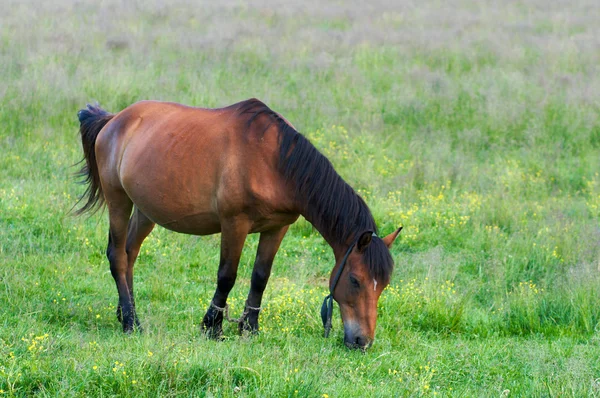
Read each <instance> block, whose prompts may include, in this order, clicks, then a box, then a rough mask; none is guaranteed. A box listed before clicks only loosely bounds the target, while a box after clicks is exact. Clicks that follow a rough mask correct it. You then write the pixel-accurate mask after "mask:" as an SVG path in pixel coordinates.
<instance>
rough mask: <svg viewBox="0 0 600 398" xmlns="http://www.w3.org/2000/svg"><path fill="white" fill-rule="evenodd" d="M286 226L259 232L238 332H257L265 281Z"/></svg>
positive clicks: (269, 273)
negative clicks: (246, 297)
mask: <svg viewBox="0 0 600 398" xmlns="http://www.w3.org/2000/svg"><path fill="white" fill-rule="evenodd" d="M288 228H289V226H288V225H286V226H285V227H283V228H279V229H275V230H271V231H265V232H263V233H261V234H260V241H259V242H258V250H257V252H256V260H255V261H254V270H253V271H252V281H251V283H250V292H249V293H248V300H246V308H245V309H244V316H243V317H242V319H241V322H240V323H239V326H238V327H239V332H240V333H243V332H244V331H249V332H250V333H257V332H258V316H259V314H260V305H261V302H262V296H263V292H264V291H265V288H266V287H267V282H268V281H269V276H270V275H271V267H272V265H273V260H274V259H275V254H276V253H277V250H279V245H280V244H281V241H282V240H283V237H284V236H285V233H286V232H287V230H288Z"/></svg>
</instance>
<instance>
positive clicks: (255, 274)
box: [250, 269, 269, 293]
mask: <svg viewBox="0 0 600 398" xmlns="http://www.w3.org/2000/svg"><path fill="white" fill-rule="evenodd" d="M268 281H269V274H268V273H267V272H266V271H265V270H263V269H254V270H253V271H252V280H251V283H250V284H251V287H252V290H254V291H257V292H261V293H262V292H264V290H265V288H266V287H267V282H268Z"/></svg>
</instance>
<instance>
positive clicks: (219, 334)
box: [202, 325, 223, 341]
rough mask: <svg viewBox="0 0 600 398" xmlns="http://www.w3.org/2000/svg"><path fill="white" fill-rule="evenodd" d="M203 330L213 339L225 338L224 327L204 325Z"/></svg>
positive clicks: (220, 339)
mask: <svg viewBox="0 0 600 398" xmlns="http://www.w3.org/2000/svg"><path fill="white" fill-rule="evenodd" d="M202 332H203V333H204V334H205V335H206V337H208V338H209V339H211V340H216V341H222V340H223V328H222V327H214V326H213V327H208V326H207V325H202Z"/></svg>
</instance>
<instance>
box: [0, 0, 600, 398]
mask: <svg viewBox="0 0 600 398" xmlns="http://www.w3.org/2000/svg"><path fill="white" fill-rule="evenodd" d="M298 4H300V3H295V2H287V1H281V2H277V3H267V2H260V1H259V2H253V3H252V4H251V5H246V4H245V3H243V2H230V3H227V4H225V5H217V4H213V3H206V4H195V3H191V2H190V3H188V2H186V1H179V2H175V3H169V4H168V5H167V3H164V4H163V3H161V2H155V3H151V4H148V5H145V6H143V7H142V6H135V5H133V3H131V4H130V3H124V2H123V3H122V2H120V1H117V0H115V1H112V2H109V3H103V5H102V6H96V5H91V4H84V3H79V2H70V1H67V0H61V1H60V2H54V3H52V4H50V3H48V4H38V3H36V2H28V1H26V2H21V3H18V4H17V3H10V2H9V4H4V7H3V13H2V15H1V16H0V43H1V44H0V148H1V151H0V264H1V266H0V288H1V293H0V396H29V395H40V396H90V395H92V396H117V395H118V396H136V397H138V396H179V395H181V396H223V397H231V396H291V397H294V396H308V397H327V396H328V397H338V396H339V397H346V396H357V397H359V396H360V397H363V396H373V397H379V396H468V397H471V396H486V397H487V396H523V397H530V396H574V397H581V396H600V360H599V358H600V295H599V291H600V277H599V276H598V269H599V268H598V264H599V263H600V245H599V244H598V243H599V241H600V224H599V216H600V176H599V174H598V173H599V170H600V167H599V166H600V148H599V147H600V102H599V101H598V92H600V73H599V72H600V70H599V66H598V65H600V52H599V51H598V48H600V41H599V37H600V31H599V27H598V24H597V16H598V15H599V12H600V9H599V8H598V4H596V2H593V1H580V2H577V3H576V4H569V5H568V7H565V6H564V4H561V2H545V1H542V0H529V1H524V2H517V3H514V2H506V3H498V4H496V3H493V4H492V3H489V4H482V3H480V2H474V1H470V0H456V1H453V2H450V3H443V4H442V3H440V2H421V3H419V4H418V5H413V6H411V5H409V4H408V3H398V4H392V3H391V2H390V3H389V4H388V2H383V1H382V2H380V3H378V2H370V3H369V5H365V4H363V3H361V2H358V1H349V2H343V3H340V2H331V3H322V2H308V3H302V4H303V6H300V5H298ZM249 97H258V98H260V99H262V100H264V101H265V102H266V103H267V104H269V105H270V106H271V107H272V108H273V109H275V110H277V111H279V112H280V113H281V114H283V115H284V116H285V117H286V118H287V119H288V120H290V121H291V122H292V123H293V124H294V125H295V126H296V128H297V129H298V130H299V131H301V132H303V133H304V134H305V135H306V136H308V137H309V138H310V139H311V141H312V142H313V143H314V144H315V145H316V146H317V147H318V148H319V149H320V150H321V151H322V152H323V153H324V154H326V155H327V156H328V157H329V159H330V160H331V161H332V162H333V164H334V165H335V166H336V168H337V170H338V171H339V172H340V174H341V175H342V176H343V177H344V178H345V179H346V180H347V181H348V182H349V183H350V184H351V185H352V186H354V187H355V188H356V189H357V190H359V192H360V193H361V195H362V196H363V197H364V198H365V200H366V201H367V203H368V204H369V206H370V207H371V209H372V211H373V213H374V215H375V218H376V220H377V221H378V224H379V228H380V231H381V232H382V234H387V233H389V232H391V231H392V230H393V228H395V227H397V226H399V225H403V226H404V230H403V232H402V235H401V238H400V240H399V242H397V243H396V246H395V247H394V248H393V251H392V254H393V256H394V259H395V262H396V269H395V272H394V276H393V280H392V283H391V285H390V287H389V288H388V289H387V290H386V291H385V292H384V293H383V295H382V297H381V300H380V302H379V318H378V327H377V338H376V341H375V344H374V346H373V347H372V348H371V349H370V350H369V351H368V352H367V353H365V354H363V353H360V352H352V351H349V350H347V349H346V348H345V347H344V346H343V343H342V328H341V322H340V320H339V314H338V313H337V309H336V314H335V315H334V316H335V322H334V330H333V333H332V336H331V338H329V339H324V338H323V337H322V326H321V324H320V318H319V309H320V303H321V300H322V298H323V297H324V295H325V292H326V280H327V277H328V276H329V273H330V271H331V268H332V265H333V262H332V261H333V256H332V253H331V252H330V249H329V247H328V246H327V245H326V243H325V242H324V241H323V239H322V238H321V237H320V236H319V235H318V233H316V231H314V230H313V229H312V227H311V226H310V224H308V223H307V222H306V221H304V220H300V221H299V222H297V223H296V224H294V225H293V226H292V228H291V229H290V232H289V233H288V235H287V237H286V239H285V240H284V242H283V244H282V247H281V249H280V252H279V254H278V257H277V258H276V264H275V266H274V270H273V275H272V278H271V281H270V283H269V285H268V287H267V291H266V293H265V300H264V304H265V310H264V312H263V314H262V317H261V327H262V333H261V334H260V335H259V336H257V337H253V338H248V337H238V336H237V335H236V327H235V325H226V326H225V335H226V337H227V338H226V340H225V341H223V342H219V343H216V342H213V341H209V340H206V339H205V338H204V337H202V336H201V334H200V332H199V323H200V321H201V319H202V316H203V314H204V311H205V310H206V308H207V306H208V303H209V300H210V298H211V296H212V293H213V290H214V288H215V283H216V280H215V279H216V269H217V262H218V248H219V237H218V236H207V237H193V236H185V235H178V234H174V233H171V232H169V231H166V230H164V229H162V228H157V229H156V230H155V231H154V232H153V233H152V235H151V236H150V237H149V238H148V239H147V241H146V242H145V244H144V246H143V247H142V252H141V255H140V258H139V260H138V263H137V267H136V292H137V305H138V311H139V314H140V317H141V320H142V323H143V325H144V327H145V330H146V332H145V333H144V334H133V335H131V336H124V335H123V334H122V333H121V332H120V326H119V324H118V323H117V320H116V317H115V305H116V302H117V294H116V289H115V287H114V282H113V280H112V277H111V276H110V272H109V269H108V264H107V261H106V259H105V257H104V249H105V245H106V232H107V220H106V218H107V217H106V214H105V213H104V214H98V215H96V216H93V217H91V218H88V219H85V218H74V217H72V216H70V215H69V210H70V209H71V207H72V206H73V205H74V203H75V202H76V198H77V197H78V195H80V194H81V193H82V192H83V187H81V186H78V185H76V184H75V183H74V181H73V178H72V172H73V171H74V168H72V167H71V166H72V165H73V164H74V163H75V162H77V161H78V160H79V159H80V158H81V149H80V142H79V140H78V137H77V128H78V126H77V119H76V112H77V110H78V109H80V108H81V107H82V106H84V105H85V103H86V102H90V101H94V100H97V101H99V102H100V103H101V104H102V106H103V107H105V108H106V109H108V110H110V111H118V110H120V109H122V108H124V107H126V106H127V105H129V104H131V103H132V102H135V101H137V100H141V99H160V100H170V101H177V102H181V103H185V104H189V105H196V106H207V107H213V106H223V105H227V104H230V103H233V102H236V101H238V100H242V99H245V98H249ZM257 243H258V241H257V237H256V236H251V237H250V238H249V239H248V241H247V243H246V247H245V250H244V256H243V258H242V261H241V264H240V271H239V276H238V281H237V284H236V287H235V288H234V290H233V292H232V296H231V299H230V305H231V306H232V311H233V312H234V315H238V314H239V313H240V312H241V310H242V303H243V302H244V300H245V295H246V294H247V291H248V288H249V277H250V273H251V267H252V263H253V260H254V258H253V253H254V252H255V250H256V246H257Z"/></svg>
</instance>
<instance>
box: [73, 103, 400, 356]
mask: <svg viewBox="0 0 600 398" xmlns="http://www.w3.org/2000/svg"><path fill="white" fill-rule="evenodd" d="M78 117H79V121H80V123H81V126H80V133H81V140H82V145H83V152H84V155H85V166H84V167H83V168H82V170H81V175H82V176H83V177H84V178H85V180H86V182H87V183H88V184H89V185H88V187H87V190H86V192H85V194H84V197H85V198H86V202H85V204H84V206H83V207H82V208H81V209H80V210H79V211H78V213H83V212H86V211H94V210H96V209H97V208H98V207H100V206H101V205H103V204H106V206H107V207H108V215H109V220H110V227H109V229H110V230H109V235H108V248H107V250H106V255H107V257H108V260H109V262H110V270H111V273H112V276H113V278H114V279H115V282H116V284H117V290H118V292H119V305H118V309H117V316H118V318H119V321H120V322H121V323H122V325H123V330H124V331H125V332H130V331H132V330H133V329H134V326H137V327H139V321H138V318H137V314H136V311H135V301H134V295H133V266H134V263H135V260H136V258H137V255H138V253H139V250H140V247H141V245H142V242H143V241H144V239H145V238H146V237H147V236H148V234H150V232H151V231H152V229H153V228H154V225H155V224H159V225H162V226H163V227H165V228H168V229H170V230H173V231H177V232H183V233H187V234H195V235H209V234H215V233H219V232H220V233H221V259H220V262H219V270H218V274H217V289H216V291H215V294H214V297H213V299H212V302H211V305H210V306H209V308H208V310H207V312H206V315H205V316H204V319H203V329H204V330H205V331H206V332H207V333H208V335H209V336H210V337H213V338H218V337H220V336H221V334H222V322H223V312H224V310H225V308H226V302H227V296H228V295H229V292H230V291H231V289H232V288H233V285H234V283H235V279H236V274H237V268H238V263H239V260H240V255H241V252H242V248H243V246H244V241H245V239H246V236H247V235H248V234H250V233H260V240H259V244H258V250H257V254H256V261H255V263H254V270H253V272H252V279H251V287H250V292H249V294H248V299H247V301H246V308H245V310H244V313H243V315H242V318H241V320H240V323H239V330H240V332H242V331H243V330H248V331H251V332H256V331H257V330H258V315H259V311H260V306H261V301H262V296H263V292H264V290H265V287H266V284H267V281H268V279H269V275H270V273H271V266H272V264H273V259H274V258H275V253H277V250H278V249H279V245H280V244H281V241H282V239H283V237H284V235H285V233H286V232H287V230H288V227H289V225H290V224H292V223H293V222H294V221H296V219H297V218H298V216H299V215H303V216H304V217H305V218H306V219H307V220H308V221H309V222H310V223H312V224H313V225H314V226H315V228H316V229H317V230H318V231H319V232H320V233H321V235H322V236H323V237H324V238H325V240H326V241H327V242H328V243H329V245H330V246H331V248H332V249H333V253H334V255H335V259H336V265H335V267H334V268H333V271H332V275H334V274H335V273H336V272H337V270H338V269H339V270H340V271H343V272H341V273H340V276H339V280H336V283H334V286H333V288H332V287H331V283H332V279H333V278H331V279H330V289H332V295H333V298H334V299H335V300H336V301H337V302H338V303H339V305H340V309H341V315H342V321H343V323H344V341H345V343H346V345H348V346H349V347H353V348H363V349H364V348H367V347H368V346H369V345H370V344H371V343H372V341H373V338H374V336H375V322H376V319H377V301H378V299H379V296H380V295H381V292H382V291H383V289H384V288H385V287H386V285H387V284H388V283H389V279H390V274H391V272H392V269H393V260H392V257H391V255H390V252H389V249H388V248H389V247H390V246H391V245H392V243H393V241H394V240H395V239H396V236H397V235H398V233H399V232H400V230H397V231H395V232H393V233H392V234H390V235H389V236H387V237H385V238H383V239H380V238H378V237H376V235H375V233H374V232H376V226H375V221H374V220H373V216H372V215H371V212H370V211H369V208H368V207H367V205H366V204H365V202H364V201H363V200H362V199H361V198H360V197H359V196H358V195H357V194H356V192H355V191H354V190H353V189H352V188H351V187H350V186H349V185H348V184H346V182H344V180H343V179H342V178H341V177H340V176H339V175H338V174H337V173H336V171H335V170H334V168H333V166H332V165H331V163H330V162H329V161H328V160H327V158H325V156H323V155H322V154H321V153H320V152H319V151H318V150H317V149H316V148H315V147H314V146H313V145H312V144H311V143H310V142H309V141H308V140H307V139H306V138H305V137H304V136H302V135H301V134H299V133H298V132H297V131H296V130H295V129H294V128H293V127H292V126H291V125H290V124H289V123H288V122H287V121H286V120H285V119H284V118H283V117H281V116H280V115H279V114H278V113H276V112H274V111H272V110H271V109H269V108H268V107H267V106H266V105H265V104H263V103H262V102H260V101H259V100H256V99H251V100H247V101H243V102H240V103H237V104H234V105H231V106H228V107H226V108H221V109H203V108H193V107H187V106H183V105H179V104H175V103H164V102H154V101H143V102H139V103H136V104H133V105H131V106H129V107H127V108H126V109H124V110H123V111H121V112H119V113H117V114H109V113H107V112H105V111H104V110H102V109H100V108H99V107H95V106H90V105H88V107H87V109H83V110H81V111H79V113H78ZM132 210H133V213H132ZM347 252H348V253H347ZM342 262H343V263H342ZM344 265H345V266H344Z"/></svg>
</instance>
